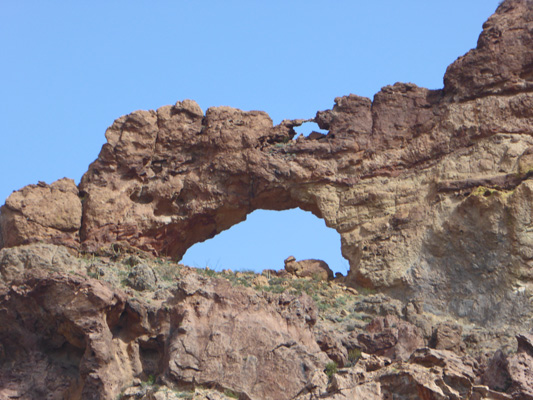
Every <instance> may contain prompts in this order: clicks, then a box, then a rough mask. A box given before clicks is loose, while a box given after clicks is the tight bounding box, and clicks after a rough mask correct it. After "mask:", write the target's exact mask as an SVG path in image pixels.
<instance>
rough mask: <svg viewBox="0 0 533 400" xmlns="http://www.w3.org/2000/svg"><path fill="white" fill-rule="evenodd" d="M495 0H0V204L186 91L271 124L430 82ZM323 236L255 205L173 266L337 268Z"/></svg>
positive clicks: (80, 165) (80, 168) (308, 223)
mask: <svg viewBox="0 0 533 400" xmlns="http://www.w3.org/2000/svg"><path fill="white" fill-rule="evenodd" d="M498 2H499V1H498V0H467V1H465V0H448V1H427V0H411V1H410V0H406V1H402V2H400V1H397V0H388V1H386V0H374V1H359V0H350V1H348V0H336V1H313V0H291V1H287V0H284V1H277V0H270V1H261V2H259V1H250V0H248V1H231V0H229V1H223V2H222V1H191V0H187V1H185V0H181V1H180V0H172V1H169V0H158V1H139V0H128V1H121V0H116V1H105V2H104V1H91V2H82V1H42V0H40V1H24V0H16V1H15V0H0V49H1V50H0V57H1V61H2V62H1V63H0V77H1V78H0V79H1V86H0V87H1V95H0V102H1V104H0V132H1V144H0V170H1V171H2V172H1V175H0V203H3V201H4V199H5V198H6V197H7V196H9V194H10V193H11V192H12V191H13V190H17V189H19V188H21V187H22V186H24V185H26V184H30V183H36V182H37V181H45V182H48V183H51V182H52V181H54V180H56V179H59V178H62V177H64V176H67V177H70V178H73V179H74V180H75V181H76V182H79V180H80V178H81V176H82V174H83V173H84V172H85V171H86V170H87V166H88V165H89V163H91V162H92V161H93V160H94V159H95V158H96V157H97V155H98V152H99V150H100V147H101V146H102V144H103V143H104V141H105V138H104V132H105V129H106V128H107V127H108V126H109V125H111V123H112V122H113V120H114V119H116V118H118V117H120V116H121V115H123V114H127V113H130V112H132V111H134V110H137V109H155V108H158V107H160V106H162V105H165V104H173V103H175V102H176V101H177V100H182V99H186V98H190V99H194V100H196V101H197V102H198V103H199V104H200V106H201V107H202V109H203V110H204V111H205V110H206V109H207V108H208V107H210V106H219V105H230V106H233V107H237V108H241V109H244V110H252V109H259V110H264V111H267V112H268V113H269V114H270V116H271V118H272V119H273V121H274V123H279V122H280V121H281V120H282V119H286V118H291V119H292V118H310V117H313V116H314V115H315V113H316V111H317V110H323V109H327V108H331V107H332V106H333V99H334V98H335V97H337V96H342V95H347V94H349V93H355V94H359V95H362V96H368V97H372V96H373V95H374V94H375V93H376V92H377V91H379V90H380V88H381V87H382V86H385V85H388V84H393V83H395V82H398V81H400V82H413V83H416V84H417V85H419V86H424V87H429V88H441V87H442V76H443V74H444V72H445V70H446V67H447V66H448V64H450V63H451V62H453V61H454V60H455V59H456V58H457V57H458V56H460V55H462V54H464V53H465V52H467V51H468V50H469V49H471V48H473V47H475V45H476V41H477V38H478V35H479V33H480V32H481V26H482V24H483V22H484V21H485V20H486V19H487V18H488V17H489V16H490V15H491V14H492V13H493V12H494V10H495V9H496V7H497V4H498ZM306 216H307V217H309V218H307V217H306ZM234 231H235V232H234ZM329 231H330V232H329V233H328V230H327V229H326V228H325V225H324V223H323V222H322V221H320V220H318V219H316V218H315V217H313V216H312V215H310V214H307V213H304V212H292V211H286V212H283V213H278V214H275V213H274V212H272V213H266V212H258V213H257V214H255V213H254V214H252V215H251V216H250V217H249V219H248V220H247V221H246V222H245V223H242V224H240V225H238V226H235V227H233V228H232V229H230V230H229V231H227V232H225V233H222V234H220V235H219V236H217V237H216V238H215V239H213V240H210V241H207V242H205V243H203V244H199V245H196V246H194V247H193V248H192V249H191V250H190V251H189V252H188V253H187V254H186V257H185V259H184V261H185V262H187V263H189V264H191V265H197V266H202V267H203V266H205V265H211V266H214V267H218V268H224V267H230V268H237V269H238V268H252V269H254V268H255V269H260V268H266V267H273V268H281V267H283V259H284V258H285V257H287V256H288V255H290V254H294V255H295V256H296V257H297V258H308V257H318V258H322V259H324V260H326V261H327V262H328V263H329V264H330V265H331V266H332V268H333V269H334V270H337V271H342V272H345V271H346V269H347V268H348V264H347V262H346V261H345V260H344V259H342V257H341V255H340V239H339V236H338V234H337V233H336V232H334V231H331V230H329ZM262 235H264V236H262ZM276 240H279V242H278V243H276ZM287 244H289V246H288V247H287V246H286V245H287Z"/></svg>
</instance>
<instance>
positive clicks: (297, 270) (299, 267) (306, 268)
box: [285, 256, 333, 281]
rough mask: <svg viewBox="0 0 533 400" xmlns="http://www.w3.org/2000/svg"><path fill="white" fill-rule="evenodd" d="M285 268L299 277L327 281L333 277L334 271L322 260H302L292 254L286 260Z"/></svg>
mask: <svg viewBox="0 0 533 400" xmlns="http://www.w3.org/2000/svg"><path fill="white" fill-rule="evenodd" d="M285 270H286V271H287V272H288V273H290V274H292V275H294V276H296V277H298V278H313V279H316V280H321V281H327V280H330V279H333V271H332V270H331V269H330V268H329V266H328V264H327V263H325V262H324V261H322V260H301V261H296V259H295V258H294V257H293V256H291V257H289V258H287V259H286V260H285Z"/></svg>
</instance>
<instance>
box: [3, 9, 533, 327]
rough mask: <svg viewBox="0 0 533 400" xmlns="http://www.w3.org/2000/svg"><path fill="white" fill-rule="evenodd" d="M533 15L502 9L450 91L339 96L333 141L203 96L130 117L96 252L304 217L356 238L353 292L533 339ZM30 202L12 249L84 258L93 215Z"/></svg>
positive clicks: (163, 248) (95, 189)
mask: <svg viewBox="0 0 533 400" xmlns="http://www.w3.org/2000/svg"><path fill="white" fill-rule="evenodd" d="M532 7H533V6H532V2H531V1H530V0H507V1H505V2H504V3H503V4H502V5H500V6H499V7H498V10H497V12H496V13H495V14H494V15H493V16H492V17H491V18H490V19H489V21H488V22H487V23H486V24H485V25H484V29H483V32H482V34H481V36H480V38H479V42H478V46H477V48H476V49H474V50H472V51H470V52H468V53H467V54H466V55H465V56H463V57H461V58H460V59H459V60H457V61H456V62H455V63H454V64H452V65H451V66H450V67H449V68H448V71H447V72H446V75H445V86H444V89H443V90H428V89H424V88H419V87H417V86H416V85H413V84H400V83H398V84H395V85H393V86H387V87H385V88H383V89H382V90H381V91H380V92H379V93H377V94H376V96H375V97H374V99H373V101H371V100H370V99H367V98H363V97H359V96H355V95H349V96H344V97H339V98H337V99H336V100H335V105H334V107H333V108H332V109H331V110H326V111H321V112H318V113H317V115H316V116H315V118H314V119H313V120H314V121H316V122H317V123H318V124H319V126H320V127H321V128H324V129H328V130H329V133H328V134H327V135H325V136H322V135H312V136H310V137H308V138H304V137H299V138H297V139H294V136H295V131H294V130H293V128H294V127H295V126H298V125H300V124H301V123H303V122H305V121H306V120H287V121H284V122H282V123H281V124H280V125H277V126H273V124H272V121H271V120H270V118H269V117H268V115H267V114H266V113H264V112H260V111H248V112H245V111H241V110H237V109H234V108H230V107H215V108H210V109H208V110H207V111H206V113H205V114H204V113H203V112H202V110H201V109H200V108H199V107H198V105H197V104H196V103H194V102H193V101H190V100H185V101H182V102H178V103H176V104H175V105H174V106H165V107H161V108H159V109H158V110H155V111H137V112H134V113H132V114H130V115H126V116H124V117H121V118H119V119H118V120H116V121H115V122H114V123H113V125H112V126H111V127H110V128H109V129H108V130H107V132H106V138H107V143H106V144H105V145H104V146H103V147H102V150H101V152H100V155H99V156H98V159H97V160H96V161H95V162H94V163H93V164H91V166H90V167H89V170H88V172H87V173H86V174H85V175H84V177H83V179H82V182H81V184H80V186H79V190H80V192H79V195H80V197H81V198H83V199H84V201H83V207H82V210H83V219H82V221H83V224H82V226H81V229H80V230H79V232H80V235H79V242H80V244H81V248H82V249H83V250H86V251H90V252H99V251H102V249H105V248H109V246H114V248H115V246H119V247H122V248H125V249H141V250H143V251H148V252H151V253H153V254H156V255H159V256H171V257H174V258H177V259H179V258H180V257H181V256H182V255H183V254H184V253H185V251H186V250H187V249H188V248H189V247H190V246H191V245H193V244H194V243H197V242H199V241H203V240H205V239H208V238H210V237H213V236H214V235H216V234H217V233H219V232H221V231H223V230H225V229H228V228H230V227H231V226H232V225H234V224H236V223H238V222H241V221H243V220H244V219H245V218H246V215H247V214H249V213H250V212H252V211H254V210H256V209H271V210H283V209H290V208H294V207H299V208H301V209H304V210H307V211H311V212H313V213H314V214H315V215H316V216H318V217H320V218H323V219H324V220H325V222H326V224H327V225H328V226H330V227H332V228H334V229H336V230H337V231H338V232H339V234H340V235H341V244H342V253H343V255H344V256H345V257H346V258H347V259H348V260H349V262H350V272H349V275H348V277H347V278H346V282H347V283H348V284H351V285H361V286H366V287H371V288H377V289H379V290H381V291H383V292H386V293H387V294H388V295H391V296H394V297H396V298H397V299H400V300H402V301H416V302H419V303H420V304H422V307H424V309H425V310H427V311H430V312H433V313H435V314H439V313H449V314H451V315H453V316H455V317H460V318H465V319H467V320H470V321H472V322H475V323H478V324H491V325H496V326H498V325H499V326H504V325H507V324H511V325H516V326H522V327H524V328H530V327H533V321H532V319H531V315H533V314H532V311H533V306H532V303H531V301H530V297H531V293H532V290H533V288H532V287H531V281H532V280H531V277H532V274H531V270H532V268H531V267H532V265H531V263H532V260H533V239H532V237H531V235H530V234H529V232H530V230H531V229H532V224H533V212H532V209H531V204H532V200H533V186H532V185H533V183H532V182H533V180H531V179H530V178H531V177H532V176H533V172H532V171H533V138H532V134H533V124H532V123H531V120H532V117H533V114H532V111H531V110H532V109H533V107H532V106H533V94H532V93H533V91H532V85H533V75H532V72H531V65H533V46H532V45H531V44H532V41H533V39H532V37H533V36H532V35H533V33H532V32H533V31H532V30H531V27H530V26H531V24H532V23H533V11H532ZM52 186H53V185H52ZM34 189H35V188H34ZM28 190H29V189H22V191H21V193H19V192H17V193H18V194H15V195H13V196H12V197H13V198H12V197H10V198H9V199H8V202H7V204H6V206H5V207H4V209H3V210H2V214H1V215H2V216H1V218H0V225H1V231H2V237H3V239H2V240H3V242H4V246H13V245H18V244H20V243H24V242H30V241H36V240H44V241H47V242H48V241H51V242H63V241H64V242H68V243H70V244H71V245H72V243H74V244H73V245H74V246H75V245H76V243H78V242H77V241H78V237H77V232H78V231H77V229H78V228H79V224H78V225H77V222H76V221H79V219H78V214H75V213H74V209H75V210H77V211H76V212H78V213H79V204H78V203H76V206H75V207H73V210H72V212H71V211H68V212H66V213H65V208H64V207H63V206H61V204H62V202H63V201H64V199H65V198H66V197H65V196H63V195H61V196H60V197H59V198H57V197H53V196H52V197H49V200H47V202H46V204H51V206H50V210H51V211H53V213H54V215H55V214H57V215H59V216H65V215H68V216H69V218H66V219H65V218H59V221H60V223H56V221H55V220H54V219H50V218H47V219H45V221H41V222H39V223H38V225H35V226H34V225H31V224H30V222H31V221H34V220H35V221H37V219H35V218H36V217H35V218H33V217H32V215H34V214H35V212H34V211H31V210H36V209H41V206H38V205H39V204H40V203H39V202H40V201H41V200H40V199H41V197H39V198H38V199H35V200H31V199H30V198H29V196H27V198H26V199H25V208H24V209H23V207H22V205H20V201H18V200H17V199H20V198H21V196H23V194H22V192H23V191H26V192H27V191H28ZM46 191H47V192H46V193H43V196H44V195H48V192H49V191H50V189H48V188H47V189H46ZM74 195H75V193H74V192H73V193H72V196H74ZM73 204H74V203H73ZM54 210H55V211H54ZM69 210H70V209H69ZM72 215H75V216H76V217H75V218H74V217H70V216H72ZM24 217H27V219H25V218H24ZM74 220H75V221H74ZM28 221H29V222H28ZM61 221H62V222H61ZM29 224H30V225H29ZM32 224H33V222H32ZM34 227H35V229H33V228H34ZM65 235H66V236H65ZM68 243H66V244H68Z"/></svg>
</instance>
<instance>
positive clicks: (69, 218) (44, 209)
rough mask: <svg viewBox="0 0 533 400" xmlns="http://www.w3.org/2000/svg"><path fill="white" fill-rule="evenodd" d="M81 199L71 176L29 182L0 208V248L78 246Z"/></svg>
mask: <svg viewBox="0 0 533 400" xmlns="http://www.w3.org/2000/svg"><path fill="white" fill-rule="evenodd" d="M80 228H81V201H80V198H79V197H78V188H77V187H76V184H75V183H74V181H73V180H72V179H66V178H64V179H60V180H58V181H56V182H54V183H52V184H51V185H47V184H46V183H44V182H39V183H38V184H37V185H28V186H26V187H24V188H22V189H20V190H18V191H16V192H14V193H13V194H12V195H11V196H9V197H8V199H7V200H6V203H5V204H4V205H3V206H2V207H1V208H0V248H2V247H12V246H17V245H20V244H28V243H35V242H39V241H41V242H48V243H55V244H62V245H65V246H68V247H72V248H75V249H77V248H78V247H79V231H80Z"/></svg>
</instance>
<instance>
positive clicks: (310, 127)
mask: <svg viewBox="0 0 533 400" xmlns="http://www.w3.org/2000/svg"><path fill="white" fill-rule="evenodd" d="M294 130H295V131H296V136H299V135H300V134H302V135H304V136H305V137H307V136H309V135H310V134H311V133H312V132H317V133H321V134H322V135H327V134H328V131H327V130H325V129H320V128H319V127H318V124H317V123H316V122H304V123H303V124H302V125H300V126H295V127H294Z"/></svg>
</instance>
